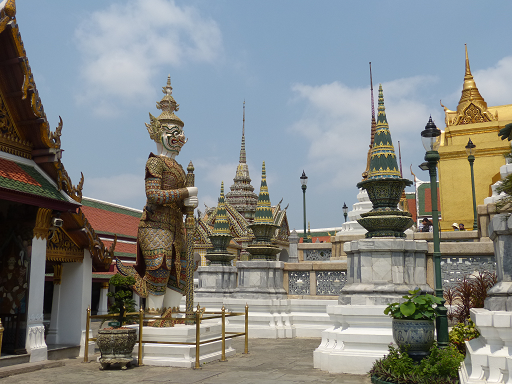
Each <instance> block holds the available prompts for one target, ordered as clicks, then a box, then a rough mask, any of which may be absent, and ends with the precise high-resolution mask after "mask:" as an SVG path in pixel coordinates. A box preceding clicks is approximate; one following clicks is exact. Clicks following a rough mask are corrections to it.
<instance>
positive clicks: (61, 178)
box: [54, 159, 84, 203]
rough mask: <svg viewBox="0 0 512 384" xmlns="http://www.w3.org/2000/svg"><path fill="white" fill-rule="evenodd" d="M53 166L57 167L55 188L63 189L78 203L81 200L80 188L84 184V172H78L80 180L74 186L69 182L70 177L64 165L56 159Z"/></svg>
mask: <svg viewBox="0 0 512 384" xmlns="http://www.w3.org/2000/svg"><path fill="white" fill-rule="evenodd" d="M54 165H55V168H56V169H57V188H58V190H59V191H60V190H64V192H66V193H67V194H68V195H69V197H71V198H72V199H73V200H75V201H76V202H78V203H81V202H82V188H83V186H84V174H83V173H81V172H80V175H81V177H80V182H79V183H78V185H77V186H76V187H75V186H74V185H73V183H72V182H71V178H70V177H69V175H68V173H67V172H66V170H65V169H64V165H63V164H62V162H61V161H60V159H58V161H57V162H56V163H54Z"/></svg>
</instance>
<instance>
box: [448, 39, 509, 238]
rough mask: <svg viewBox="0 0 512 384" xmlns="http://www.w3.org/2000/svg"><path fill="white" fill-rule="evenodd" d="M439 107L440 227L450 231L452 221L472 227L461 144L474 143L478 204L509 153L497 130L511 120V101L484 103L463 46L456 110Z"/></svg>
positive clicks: (466, 167)
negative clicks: (462, 71) (461, 81)
mask: <svg viewBox="0 0 512 384" xmlns="http://www.w3.org/2000/svg"><path fill="white" fill-rule="evenodd" d="M441 106H442V107H443V108H444V112H445V124H446V127H445V130H444V132H443V133H442V136H441V146H440V147H439V155H440V156H441V159H440V161H439V186H440V201H441V212H442V220H441V221H440V223H439V224H440V228H441V230H450V229H451V227H452V224H453V223H458V224H460V223H463V224H464V226H465V227H466V228H472V225H473V219H474V216H473V197H472V189H471V171H470V165H469V162H468V155H467V154H466V149H465V147H466V145H467V144H468V141H469V139H470V138H471V141H472V142H473V143H474V144H475V145H476V153H475V158H476V159H475V162H474V175H475V196H476V204H477V205H481V204H483V201H484V198H486V197H488V196H490V195H491V191H490V186H491V185H492V184H493V183H494V182H496V181H497V180H499V179H500V175H499V168H500V166H502V165H504V164H505V158H504V156H503V155H504V154H506V153H508V152H510V144H509V143H508V142H507V141H502V140H501V139H500V137H499V136H498V132H499V130H500V129H501V128H503V127H504V126H505V125H506V124H508V123H511V122H512V104H508V105H500V106H496V107H488V106H487V103H486V102H485V100H484V98H483V97H482V95H481V94H480V92H479V91H478V88H477V86H476V83H475V80H474V78H473V75H472V73H471V68H470V66H469V58H468V50H467V46H466V62H465V74H464V84H463V88H462V95H461V97H460V100H459V104H458V105H457V109H456V110H455V111H452V110H449V109H448V108H446V107H445V106H444V105H443V104H441Z"/></svg>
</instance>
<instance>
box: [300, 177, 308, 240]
mask: <svg viewBox="0 0 512 384" xmlns="http://www.w3.org/2000/svg"><path fill="white" fill-rule="evenodd" d="M300 184H301V186H302V196H303V209H304V235H303V237H302V242H303V243H307V242H308V238H307V235H306V233H307V232H306V189H307V184H308V177H307V176H306V172H304V170H302V176H301V177H300Z"/></svg>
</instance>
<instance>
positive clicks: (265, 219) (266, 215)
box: [254, 162, 274, 224]
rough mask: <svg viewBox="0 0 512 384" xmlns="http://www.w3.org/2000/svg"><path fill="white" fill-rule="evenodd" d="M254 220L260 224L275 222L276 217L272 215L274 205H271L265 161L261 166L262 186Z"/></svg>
mask: <svg viewBox="0 0 512 384" xmlns="http://www.w3.org/2000/svg"><path fill="white" fill-rule="evenodd" d="M254 222H255V223H258V224H273V223H274V217H273V215H272V207H271V205H270V196H269V194H268V187H267V174H266V171H265V162H263V165H262V167H261V186H260V194H259V196H258V206H257V208H256V214H255V216H254Z"/></svg>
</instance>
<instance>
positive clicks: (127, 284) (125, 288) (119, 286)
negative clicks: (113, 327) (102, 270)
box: [107, 274, 135, 327]
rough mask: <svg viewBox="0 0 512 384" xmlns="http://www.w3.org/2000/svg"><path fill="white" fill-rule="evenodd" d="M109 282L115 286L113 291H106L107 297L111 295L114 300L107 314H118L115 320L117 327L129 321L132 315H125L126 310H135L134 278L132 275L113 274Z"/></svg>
mask: <svg viewBox="0 0 512 384" xmlns="http://www.w3.org/2000/svg"><path fill="white" fill-rule="evenodd" d="M109 284H110V285H111V286H113V287H115V292H109V293H107V296H108V297H112V298H113V299H114V302H113V303H112V304H111V305H110V307H109V308H108V313H109V314H112V315H114V314H119V316H118V318H117V321H118V322H119V326H118V327H122V326H123V325H125V324H127V323H129V322H130V323H131V319H132V318H133V316H126V313H128V312H135V300H133V291H132V289H131V287H132V285H133V284H135V279H134V278H133V277H132V276H122V275H120V274H115V275H114V276H112V277H111V278H110V280H109Z"/></svg>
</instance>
